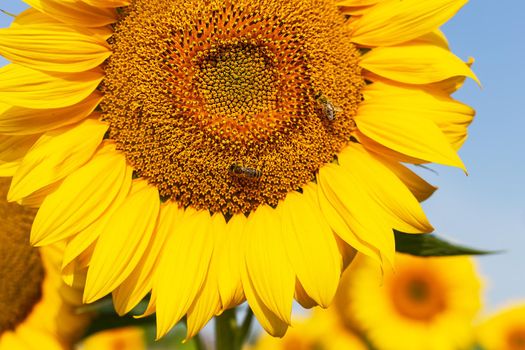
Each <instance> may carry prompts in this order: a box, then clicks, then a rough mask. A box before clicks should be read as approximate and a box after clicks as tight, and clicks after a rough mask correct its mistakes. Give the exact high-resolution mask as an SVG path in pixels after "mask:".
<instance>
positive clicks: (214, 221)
mask: <svg viewBox="0 0 525 350" xmlns="http://www.w3.org/2000/svg"><path fill="white" fill-rule="evenodd" d="M226 225H227V224H226V221H225V220H224V216H223V215H222V214H220V213H216V214H214V215H213V216H212V218H211V225H210V230H209V231H208V234H209V235H214V236H215V238H214V239H213V241H214V242H217V240H222V239H224V235H225V234H226ZM220 310H221V302H220V296H219V290H218V260H217V255H216V252H215V250H214V252H213V255H212V258H211V261H210V265H209V268H208V274H207V276H206V280H205V281H204V284H203V285H202V287H201V290H200V292H199V294H198V295H197V297H196V298H195V301H194V302H193V304H192V305H191V306H190V308H189V309H188V316H187V318H186V320H187V335H186V339H189V338H191V337H193V336H194V335H196V334H197V333H198V332H199V331H200V330H201V329H202V328H203V327H204V326H205V325H206V323H208V321H209V320H210V319H211V318H212V317H213V315H215V314H216V313H218V312H219V311H220Z"/></svg>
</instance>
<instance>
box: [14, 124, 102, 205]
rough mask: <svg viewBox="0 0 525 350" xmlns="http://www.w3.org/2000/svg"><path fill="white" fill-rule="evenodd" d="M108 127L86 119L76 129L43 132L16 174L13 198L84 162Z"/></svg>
mask: <svg viewBox="0 0 525 350" xmlns="http://www.w3.org/2000/svg"><path fill="white" fill-rule="evenodd" d="M107 128H108V125H107V124H104V123H101V122H99V121H97V120H94V119H86V120H85V121H83V122H81V123H80V124H78V125H76V126H74V127H72V128H70V127H65V128H62V129H58V130H55V131H50V132H47V133H45V134H44V135H42V136H41V137H40V139H38V141H37V142H36V143H35V144H34V145H33V147H32V148H31V149H30V150H29V151H28V152H27V154H26V156H25V157H24V159H23V160H22V163H21V164H20V167H19V168H18V170H17V171H16V173H15V175H14V176H13V181H12V183H11V188H10V189H9V193H8V198H9V200H10V201H16V200H19V199H21V198H24V197H26V196H28V195H30V194H31V193H33V192H35V191H37V190H39V189H41V188H43V187H45V186H48V185H50V184H52V183H54V182H56V181H58V180H60V179H62V178H64V177H66V176H67V175H69V174H71V173H72V172H73V171H75V170H76V169H78V168H79V167H81V166H82V165H84V164H85V163H86V162H87V161H88V160H89V159H90V158H91V156H92V155H93V153H94V152H95V150H96V148H97V147H98V146H99V145H100V143H101V142H102V138H103V137H104V133H105V132H106V130H107Z"/></svg>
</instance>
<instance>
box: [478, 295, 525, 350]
mask: <svg viewBox="0 0 525 350" xmlns="http://www.w3.org/2000/svg"><path fill="white" fill-rule="evenodd" d="M476 339H477V342H478V343H479V345H480V346H481V348H482V349H483V350H525V303H524V302H523V301H522V302H521V303H519V304H516V305H513V306H512V307H507V308H505V309H503V310H500V311H498V312H497V313H496V314H494V315H491V316H490V317H488V318H486V319H484V320H483V321H482V323H481V324H480V325H479V326H478V327H477V328H476Z"/></svg>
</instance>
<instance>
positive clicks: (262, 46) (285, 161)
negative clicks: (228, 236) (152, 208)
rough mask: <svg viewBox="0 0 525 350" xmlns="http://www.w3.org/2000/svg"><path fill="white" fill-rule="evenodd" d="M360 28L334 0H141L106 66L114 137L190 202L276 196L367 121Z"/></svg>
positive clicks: (157, 180)
mask: <svg viewBox="0 0 525 350" xmlns="http://www.w3.org/2000/svg"><path fill="white" fill-rule="evenodd" d="M350 30H351V29H350V28H349V26H348V25H346V19H345V17H344V16H343V15H342V14H341V13H340V12H338V10H337V7H336V6H335V4H334V2H333V1H328V0H326V1H314V0H309V1H303V0H292V1H286V2H283V1H273V0H263V1H249V0H239V1H235V2H233V1H226V0H215V1H204V0H189V1H186V2H178V1H169V0H135V1H132V2H131V5H130V6H128V7H126V8H125V9H124V12H123V15H122V18H121V19H120V20H119V21H118V23H117V24H116V25H115V34H114V36H113V37H112V39H111V45H112V48H113V55H112V56H111V58H110V59H109V60H108V63H107V65H106V66H105V73H106V78H105V80H104V83H103V86H102V89H103V91H104V93H105V98H104V101H103V102H102V104H101V108H102V111H103V119H104V120H105V121H107V122H108V123H109V125H110V129H109V131H110V132H109V138H110V139H112V140H114V141H115V143H116V145H117V148H118V149H119V150H121V151H122V152H123V153H124V154H125V155H126V157H127V159H128V161H129V162H130V163H131V164H132V165H133V166H134V168H135V170H136V175H137V176H141V177H143V178H145V179H147V180H148V181H149V183H150V184H153V185H155V186H157V188H158V189H159V192H160V194H161V196H162V197H163V198H165V199H169V200H173V201H176V202H178V203H179V204H180V205H181V206H184V207H186V206H193V207H194V208H196V209H201V210H209V211H211V212H222V213H223V214H225V215H230V214H237V213H248V212H250V211H252V210H255V209H256V208H257V207H258V206H259V205H261V204H268V205H272V206H276V205H277V204H278V202H279V201H280V200H282V199H284V198H285V197H286V194H287V193H289V192H291V191H296V190H300V188H301V187H302V186H304V185H305V184H307V183H308V182H309V181H311V180H312V179H313V178H314V176H315V173H316V172H317V171H318V169H319V168H320V167H321V166H322V165H323V164H325V163H327V162H330V161H332V160H333V159H334V157H335V155H336V154H337V152H339V150H340V149H341V148H342V147H344V146H345V145H346V144H347V143H348V142H349V140H350V137H351V134H352V132H353V131H354V130H355V123H354V122H353V117H354V115H355V114H356V110H357V105H358V103H359V102H360V101H361V92H360V91H361V88H362V86H363V85H364V81H363V78H362V76H361V71H360V68H359V66H358V58H359V52H358V50H357V49H356V48H355V47H354V45H353V44H352V43H351V37H350V34H351V31H350Z"/></svg>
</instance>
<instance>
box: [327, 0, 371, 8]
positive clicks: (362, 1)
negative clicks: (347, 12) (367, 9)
mask: <svg viewBox="0 0 525 350" xmlns="http://www.w3.org/2000/svg"><path fill="white" fill-rule="evenodd" d="M380 1H381V0H340V1H337V2H336V5H337V6H348V7H359V6H369V5H375V4H376V3H378V2H380Z"/></svg>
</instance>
